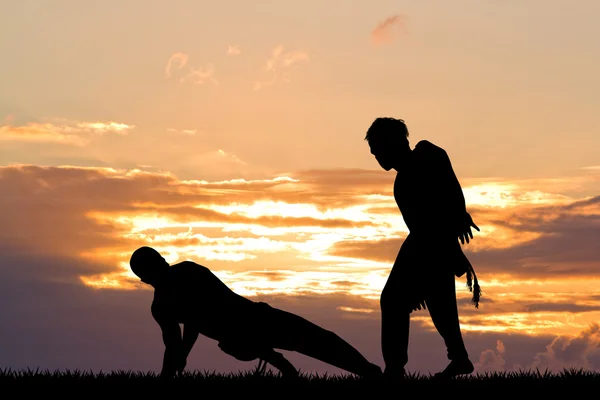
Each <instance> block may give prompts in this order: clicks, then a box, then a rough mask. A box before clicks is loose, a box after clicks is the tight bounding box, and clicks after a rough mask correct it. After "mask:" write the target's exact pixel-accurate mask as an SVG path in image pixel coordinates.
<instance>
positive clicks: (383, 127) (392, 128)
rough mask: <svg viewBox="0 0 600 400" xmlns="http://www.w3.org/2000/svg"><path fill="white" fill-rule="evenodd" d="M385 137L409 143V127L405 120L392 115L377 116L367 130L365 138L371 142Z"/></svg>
mask: <svg viewBox="0 0 600 400" xmlns="http://www.w3.org/2000/svg"><path fill="white" fill-rule="evenodd" d="M383 137H387V138H388V140H389V139H392V140H394V141H398V143H403V142H405V143H406V144H408V128H407V127H406V124H405V123H404V120H402V119H397V118H392V117H379V118H376V119H375V121H373V123H372V124H371V126H370V127H369V129H368V130H367V135H366V136H365V140H366V141H367V142H369V143H370V142H371V141H372V140H377V139H379V138H383Z"/></svg>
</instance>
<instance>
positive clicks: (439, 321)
mask: <svg viewBox="0 0 600 400" xmlns="http://www.w3.org/2000/svg"><path fill="white" fill-rule="evenodd" d="M426 304H427V308H428V309H429V314H430V315H431V320H432V322H433V324H434V326H435V328H436V329H437V331H438V332H439V334H440V336H442V338H443V339H444V343H445V344H446V349H447V356H448V359H449V360H450V364H449V365H448V366H447V367H446V369H445V370H444V371H442V372H441V373H439V374H437V375H438V376H440V377H452V376H455V375H461V374H470V373H472V372H473V370H474V368H473V364H472V363H471V361H470V360H469V354H468V353H467V349H466V347H465V343H464V341H463V337H462V333H461V330H460V322H459V318H458V307H457V303H456V286H455V279H454V274H453V273H452V272H451V271H443V272H438V275H436V276H435V277H432V279H431V285H430V292H429V293H428V295H427V298H426Z"/></svg>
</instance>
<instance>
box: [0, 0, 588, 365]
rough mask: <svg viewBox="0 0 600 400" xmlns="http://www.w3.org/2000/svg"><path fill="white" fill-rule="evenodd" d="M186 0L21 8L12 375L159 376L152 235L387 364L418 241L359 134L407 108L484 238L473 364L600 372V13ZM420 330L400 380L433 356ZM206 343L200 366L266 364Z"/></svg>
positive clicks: (3, 151) (7, 72) (0, 70)
mask: <svg viewBox="0 0 600 400" xmlns="http://www.w3.org/2000/svg"><path fill="white" fill-rule="evenodd" d="M176 3H177V6H175V5H167V4H166V3H162V2H158V1H147V2H141V1H126V2H116V1H108V2H103V3H102V4H100V3H98V4H97V5H96V4H92V3H85V4H83V3H80V2H75V1H67V0H63V1H56V2H53V3H52V4H51V5H50V3H48V4H46V3H43V2H27V3H23V4H17V3H14V4H11V5H8V6H4V8H5V9H6V10H5V11H6V12H5V13H4V14H5V15H11V16H12V18H8V19H7V24H5V25H3V27H2V28H0V33H2V35H0V46H1V47H0V48H1V49H2V54H3V55H4V56H5V57H4V58H5V60H6V61H5V62H3V63H2V65H0V74H1V76H4V77H10V79H6V80H5V82H3V91H2V93H1V94H0V117H1V118H2V120H1V121H0V193H2V196H1V197H0V220H1V221H2V227H3V229H2V230H1V231H0V243H2V245H1V246H0V248H1V249H2V251H3V254H4V256H3V257H2V260H1V261H0V269H1V270H2V271H3V274H4V275H5V277H6V278H5V279H4V280H3V282H2V283H1V284H0V290H2V293H4V296H5V298H6V299H7V301H4V302H3V304H2V306H1V308H0V323H2V324H3V326H8V327H11V328H9V329H7V330H5V332H3V333H1V334H0V353H2V354H7V356H6V357H4V359H3V360H0V363H3V364H2V365H0V367H4V366H5V367H13V368H15V367H27V366H34V367H35V366H37V365H40V366H42V367H49V368H54V367H56V368H72V369H74V368H95V369H99V368H103V369H105V370H106V369H121V368H136V369H157V368H159V365H160V362H161V356H162V355H161V354H162V353H161V346H162V343H161V341H160V336H159V335H158V331H157V329H158V327H157V326H154V323H153V321H152V320H151V316H150V314H149V306H150V301H151V297H149V296H150V292H149V290H148V288H146V287H143V286H142V285H140V283H139V281H138V280H137V278H135V277H134V276H133V275H132V274H131V273H130V271H129V270H128V268H127V261H128V259H129V256H130V254H131V252H132V251H133V250H135V248H137V247H139V246H141V245H151V246H153V247H155V248H156V249H158V250H159V251H161V253H163V254H164V255H165V257H166V259H167V260H168V261H169V262H173V263H174V262H177V261H182V260H186V259H191V260H194V261H197V262H198V263H200V264H203V265H205V266H207V267H209V268H210V269H211V270H213V271H214V272H215V274H217V275H218V276H219V277H220V278H221V279H223V281H224V282H225V283H227V284H228V285H229V286H230V287H231V288H232V289H233V290H234V291H236V292H238V293H240V294H243V295H246V296H249V297H251V298H254V299H262V300H268V301H269V302H270V303H272V304H273V305H277V306H281V307H282V308H286V309H289V310H291V311H295V312H298V313H300V314H301V315H303V316H305V317H307V318H309V319H312V320H314V321H315V322H317V323H320V324H321V325H323V326H326V327H328V328H331V329H332V330H334V331H336V332H337V333H338V334H340V335H341V336H342V337H344V338H347V339H348V341H350V342H351V343H352V344H353V345H355V346H356V347H357V348H359V350H361V351H362V352H363V353H364V354H365V356H367V358H369V359H370V360H372V361H373V362H376V363H379V364H381V365H382V361H381V355H380V349H379V303H378V299H379V295H380V292H381V289H382V288H383V285H384V284H385V280H386V278H387V274H388V273H389V269H390V267H391V264H392V262H393V260H394V258H395V256H396V253H397V251H398V249H399V247H400V245H401V244H402V240H403V238H404V237H405V236H406V234H407V229H406V226H405V224H404V222H403V220H402V216H401V215H400V213H399V211H398V209H397V208H396V205H395V203H394V199H393V197H392V194H391V189H392V182H393V179H394V174H393V173H392V172H389V173H386V172H385V171H383V170H381V169H379V167H378V165H377V163H376V161H375V160H374V159H373V157H372V155H371V154H370V153H369V149H368V145H367V144H366V142H365V141H364V140H363V139H364V135H365V132H366V129H367V128H368V126H369V124H370V123H371V122H372V120H373V119H374V118H375V117H377V116H394V117H397V118H403V119H405V120H406V121H407V124H408V128H409V131H410V141H411V144H412V145H414V144H415V143H416V142H418V141H419V140H422V139H427V140H430V141H432V142H434V143H436V144H438V145H440V146H442V147H443V148H444V149H446V151H447V152H448V154H449V156H450V158H451V160H452V162H453V166H454V168H455V171H456V173H457V175H458V177H459V180H460V181H461V184H462V185H463V190H464V193H465V198H466V201H467V207H468V209H469V211H470V212H471V214H472V216H473V218H474V220H475V222H476V223H477V225H478V226H479V227H480V228H481V232H479V233H476V238H475V240H474V241H473V242H471V243H470V244H468V245H466V246H465V247H464V249H465V251H466V253H467V255H468V257H469V259H470V260H471V261H472V262H473V264H474V266H475V269H476V271H477V274H478V277H479V280H480V284H481V286H482V289H483V297H482V301H481V306H480V308H479V309H474V308H473V307H472V305H470V304H469V300H470V293H469V292H468V290H467V288H466V287H465V285H464V281H463V280H462V279H459V280H457V281H456V284H457V293H458V297H459V304H460V313H461V314H460V316H461V324H462V328H463V331H464V332H465V340H466V342H467V348H468V349H469V352H470V353H471V356H472V358H473V360H474V361H476V362H477V366H476V367H477V370H478V371H485V370H497V369H500V370H510V369H515V368H516V369H518V368H521V367H523V368H530V367H544V368H545V367H549V368H555V369H556V368H563V367H569V366H575V367H585V368H588V369H594V370H599V371H600V352H599V350H598V349H599V348H600V347H598V344H599V343H600V328H599V326H598V321H599V320H600V274H599V272H598V271H599V270H600V268H599V267H600V257H599V254H600V253H599V252H598V243H600V196H599V193H600V151H599V149H600V139H599V138H600V135H598V131H599V130H600V125H599V124H598V121H597V118H596V115H595V112H594V110H597V109H600V100H599V99H598V97H597V96H595V93H597V92H598V90H600V79H598V75H597V74H596V72H595V71H596V70H597V69H598V67H599V66H600V58H599V57H600V56H598V55H599V54H600V51H598V50H600V48H599V47H598V46H599V45H598V42H597V41H596V40H595V39H594V38H596V37H598V35H599V34H600V27H598V25H597V24H596V23H595V21H596V20H597V18H598V17H600V6H598V4H597V3H596V2H594V1H581V2H578V5H579V7H578V8H573V7H568V4H569V3H567V2H566V1H544V2H542V1H526V2H522V3H520V4H519V5H516V4H515V5H512V4H480V3H479V2H474V1H460V2H459V3H464V4H462V7H458V6H456V5H453V6H450V5H440V4H435V5H434V4H433V3H428V2H416V1H415V2H408V3H407V4H406V5H403V6H402V7H400V8H399V7H398V5H397V4H396V3H395V2H392V1H382V2H378V5H377V6H373V5H370V3H367V2H366V1H358V2H355V3H353V4H354V5H353V6H352V7H349V6H347V5H346V3H341V2H339V1H331V2H327V4H326V5H323V4H322V3H317V2H315V1H307V2H302V3H300V2H298V3H297V5H295V6H290V5H289V4H287V5H285V6H284V5H278V4H272V2H265V1H258V2H254V3H253V6H252V7H250V6H249V3H245V2H241V1H227V2H223V3H219V4H211V5H210V6H209V5H204V4H203V3H201V2H188V1H180V2H176ZM341 4H344V5H345V6H343V7H342V6H341ZM232 9H235V10H236V11H237V12H236V13H232V12H231V10H232ZM207 10H210V12H208V13H207V12H206V11H207ZM107 21H109V23H107ZM559 27H560V29H559ZM413 321H414V322H413V325H412V328H411V329H412V331H411V332H412V336H411V338H414V339H411V350H410V351H411V353H410V354H411V360H410V362H409V365H408V367H409V369H414V370H419V371H422V372H427V371H430V370H431V371H434V370H436V369H439V368H440V367H442V366H443V365H445V363H446V360H445V351H444V349H443V346H442V343H441V339H439V337H438V336H436V335H437V334H436V332H435V331H434V330H433V327H432V325H431V322H430V320H429V316H428V313H427V312H426V311H419V312H417V313H416V314H415V315H414V318H413ZM65 330H66V332H65ZM140 336H142V337H140ZM86 337H87V338H88V339H87V341H86V339H84V338H86ZM92 340H93V341H92ZM69 343H71V344H69ZM69 346H70V347H69ZM215 347H216V346H215V344H214V343H212V342H211V341H209V340H202V339H201V340H200V341H199V343H198V345H197V349H196V350H194V351H193V353H192V355H191V356H190V357H191V359H190V362H188V366H189V367H191V368H194V367H197V368H207V369H214V368H217V369H220V370H223V371H229V370H236V369H239V368H249V367H250V366H249V365H248V364H245V363H240V362H238V361H235V360H230V359H229V358H227V357H228V356H226V355H223V354H220V353H219V351H218V349H216V350H215V349H214V348H215ZM65 348H71V349H72V350H73V351H71V352H69V351H65V350H64V349H65ZM115 348H118V349H120V350H119V351H118V352H116V353H118V355H115V356H114V357H112V358H111V357H109V356H108V354H107V351H109V349H113V350H114V349H115ZM109 354H115V351H112V353H109ZM140 354H144V356H140ZM84 355H87V356H85V357H84ZM294 361H295V362H296V363H297V364H298V365H300V366H301V368H304V369H309V370H318V371H321V370H331V368H332V367H329V366H327V365H323V364H321V363H319V362H315V361H312V360H309V359H305V358H302V357H296V358H294Z"/></svg>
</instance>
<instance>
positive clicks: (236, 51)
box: [227, 45, 242, 56]
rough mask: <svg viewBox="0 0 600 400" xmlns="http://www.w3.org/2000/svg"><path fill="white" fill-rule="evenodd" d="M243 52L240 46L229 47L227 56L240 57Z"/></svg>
mask: <svg viewBox="0 0 600 400" xmlns="http://www.w3.org/2000/svg"><path fill="white" fill-rule="evenodd" d="M241 52H242V51H241V50H240V47H239V46H233V45H229V47H227V54H228V55H230V56H237V55H240V53H241Z"/></svg>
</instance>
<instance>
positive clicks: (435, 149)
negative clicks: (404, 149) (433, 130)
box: [414, 140, 446, 154]
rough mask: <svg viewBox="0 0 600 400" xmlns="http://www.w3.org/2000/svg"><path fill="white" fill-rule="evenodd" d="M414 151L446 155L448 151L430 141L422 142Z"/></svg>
mask: <svg viewBox="0 0 600 400" xmlns="http://www.w3.org/2000/svg"><path fill="white" fill-rule="evenodd" d="M414 151H416V152H418V153H424V154H427V153H442V152H443V153H445V152H446V151H445V150H444V149H442V148H441V147H440V146H438V145H436V144H433V143H431V142H430V141H429V140H420V141H419V142H418V143H417V144H416V145H415V149H414Z"/></svg>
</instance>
